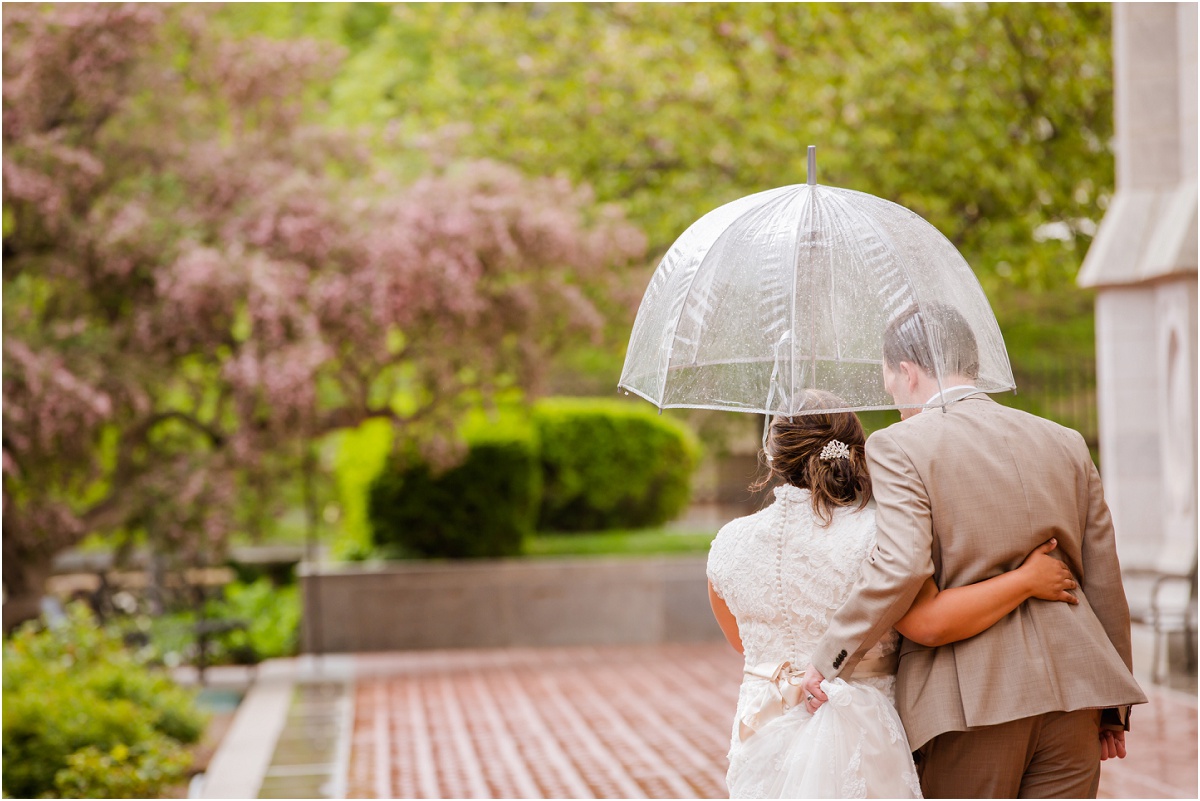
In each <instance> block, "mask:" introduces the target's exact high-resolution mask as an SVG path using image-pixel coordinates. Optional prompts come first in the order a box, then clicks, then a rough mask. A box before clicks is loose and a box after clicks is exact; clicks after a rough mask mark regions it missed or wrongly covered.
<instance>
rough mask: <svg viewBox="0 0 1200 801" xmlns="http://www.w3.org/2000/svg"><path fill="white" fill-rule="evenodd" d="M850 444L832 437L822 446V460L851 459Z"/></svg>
mask: <svg viewBox="0 0 1200 801" xmlns="http://www.w3.org/2000/svg"><path fill="white" fill-rule="evenodd" d="M849 458H850V446H849V445H847V444H846V443H844V442H842V441H841V440H837V439H831V440H829V442H826V443H825V447H824V448H821V461H822V462H832V461H833V460H834V459H849Z"/></svg>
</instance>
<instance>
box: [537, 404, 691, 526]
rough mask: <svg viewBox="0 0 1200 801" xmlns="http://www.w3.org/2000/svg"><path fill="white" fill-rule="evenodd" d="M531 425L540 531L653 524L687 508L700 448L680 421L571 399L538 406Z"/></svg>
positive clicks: (636, 409)
mask: <svg viewBox="0 0 1200 801" xmlns="http://www.w3.org/2000/svg"><path fill="white" fill-rule="evenodd" d="M533 420H534V423H535V425H536V426H537V430H538V438H539V440H540V441H541V463H542V480H543V492H542V503H541V509H540V513H539V516H538V529H539V530H543V531H595V530H599V529H608V528H640V527H645V526H654V525H658V524H661V523H664V522H666V521H668V520H670V519H672V518H673V517H675V516H676V515H678V514H679V513H680V512H681V511H682V510H683V508H684V507H685V506H686V505H687V502H688V498H689V496H690V493H691V475H692V471H693V470H694V469H695V466H696V463H697V461H698V459H699V454H700V446H699V443H698V441H697V440H696V437H695V435H693V434H692V433H691V431H690V430H689V429H688V428H686V427H685V426H684V425H682V424H681V423H678V422H676V421H675V420H672V419H670V418H666V417H661V416H659V415H658V413H657V412H655V411H654V410H652V409H648V408H645V407H641V406H635V405H633V404H630V403H624V402H621V401H609V400H592V399H575V398H550V399H546V400H543V401H539V402H538V403H537V404H535V406H534V410H533Z"/></svg>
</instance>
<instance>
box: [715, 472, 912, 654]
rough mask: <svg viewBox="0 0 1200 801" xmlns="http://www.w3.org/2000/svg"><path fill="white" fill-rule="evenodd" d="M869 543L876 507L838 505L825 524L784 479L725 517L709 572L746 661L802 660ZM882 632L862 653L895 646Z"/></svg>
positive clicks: (804, 494)
mask: <svg viewBox="0 0 1200 801" xmlns="http://www.w3.org/2000/svg"><path fill="white" fill-rule="evenodd" d="M874 545H875V512H874V510H872V509H864V510H861V511H859V510H857V509H855V508H839V509H836V510H834V513H833V520H832V521H831V522H830V523H829V524H828V525H824V524H823V523H822V521H821V520H820V519H819V518H818V517H817V515H816V512H815V511H814V510H813V507H812V500H811V493H810V492H809V491H808V490H805V489H800V488H798V487H794V486H791V485H790V484H785V485H783V486H780V487H777V488H776V489H775V502H774V503H772V504H771V505H770V506H768V507H767V508H765V509H763V510H762V511H760V512H757V513H755V514H752V515H749V516H747V517H740V518H738V519H736V520H733V521H731V522H730V523H728V524H727V525H725V526H724V527H723V528H722V529H721V531H720V532H719V533H718V534H717V536H716V538H715V539H714V540H713V543H712V547H711V549H710V551H709V555H708V577H709V581H710V582H711V583H712V586H713V589H714V590H715V591H716V593H717V595H719V596H721V598H722V599H723V600H724V601H725V603H726V605H727V606H728V607H729V611H730V612H732V613H733V615H734V617H735V618H736V619H737V623H738V631H739V633H740V634H741V638H742V646H743V648H744V650H745V656H746V664H747V665H757V664H762V663H765V662H779V661H781V660H784V659H790V660H792V661H793V662H794V663H796V664H798V665H799V666H801V667H803V666H804V665H806V664H808V661H809V656H810V654H811V653H812V651H813V648H814V647H815V646H816V644H817V641H818V640H820V638H821V636H822V635H823V634H824V633H825V630H826V629H827V628H828V627H829V620H830V618H831V617H832V616H833V614H834V612H836V611H837V609H838V607H840V606H841V605H842V603H843V602H844V601H845V600H846V598H847V597H848V596H849V594H850V590H851V588H852V587H853V586H854V583H855V581H856V580H857V579H858V574H859V570H860V568H861V566H862V563H863V560H864V559H866V557H867V556H868V555H869V554H870V552H871V548H872V547H874ZM898 639H899V638H898V636H897V635H896V633H895V632H889V633H888V634H887V635H885V636H884V637H883V639H881V640H880V641H879V642H878V643H876V644H875V645H874V646H872V647H871V649H870V651H868V652H867V654H866V658H867V659H871V658H874V657H879V656H885V655H887V654H889V653H891V652H893V651H895V650H896V648H897V643H898Z"/></svg>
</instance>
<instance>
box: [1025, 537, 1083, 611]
mask: <svg viewBox="0 0 1200 801" xmlns="http://www.w3.org/2000/svg"><path fill="white" fill-rule="evenodd" d="M1057 547H1058V540H1055V539H1051V540H1048V541H1047V542H1043V543H1042V544H1041V545H1039V546H1038V547H1036V548H1034V549H1033V550H1032V551H1030V552H1029V556H1026V557H1025V561H1024V562H1022V563H1021V566H1020V567H1019V568H1017V572H1018V573H1021V574H1023V575H1024V577H1025V581H1026V583H1027V585H1028V588H1029V597H1030V598H1041V599H1042V600H1043V601H1063V602H1065V603H1069V604H1077V603H1079V599H1078V598H1076V597H1075V596H1074V595H1072V594H1071V593H1070V592H1068V590H1073V589H1075V588H1076V587H1078V586H1079V585H1078V584H1076V583H1075V579H1074V578H1073V577H1072V576H1071V569H1070V568H1069V567H1067V566H1066V565H1065V564H1063V563H1062V562H1061V561H1060V560H1058V559H1055V558H1054V557H1053V556H1051V555H1050V552H1051V551H1053V550H1054V549H1055V548H1057Z"/></svg>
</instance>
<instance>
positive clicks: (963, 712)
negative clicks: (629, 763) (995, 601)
mask: <svg viewBox="0 0 1200 801" xmlns="http://www.w3.org/2000/svg"><path fill="white" fill-rule="evenodd" d="M883 352H884V365H883V379H884V386H885V387H886V389H887V391H888V394H890V395H891V396H892V397H893V398H894V399H895V401H896V404H897V405H899V406H906V405H929V404H943V403H944V404H947V405H946V406H944V407H936V408H932V409H926V410H924V411H922V410H921V409H903V410H901V413H900V417H901V421H902V422H900V423H898V424H896V425H894V426H891V427H890V428H887V429H885V430H882V431H877V432H875V433H874V434H873V435H872V436H871V438H870V439H869V440H868V441H867V447H866V453H867V464H868V466H869V467H870V471H871V480H872V484H873V486H874V490H875V499H876V503H877V505H878V508H877V511H876V516H877V517H876V519H877V522H878V526H879V534H878V545H877V548H876V550H875V552H874V554H873V555H872V556H871V558H870V560H869V563H868V564H867V565H865V566H864V568H863V573H862V576H861V577H860V578H859V580H858V583H857V584H856V585H855V587H854V590H853V591H852V593H851V595H850V597H849V598H848V599H847V601H846V603H845V604H844V605H843V606H842V607H841V609H839V610H838V612H837V614H836V615H834V617H833V619H832V620H831V622H830V625H829V628H828V630H827V632H826V633H825V636H824V637H823V638H822V639H821V641H820V642H819V643H818V644H817V646H816V648H815V649H814V651H813V654H812V664H811V665H810V666H809V668H808V671H807V675H806V679H805V683H804V690H805V693H806V694H808V695H809V696H811V700H809V701H808V706H809V709H810V710H815V709H816V708H817V707H819V706H820V705H821V704H822V703H824V702H825V701H826V700H827V698H826V696H825V693H824V692H823V691H822V690H821V687H820V683H821V681H822V680H823V679H832V678H834V677H836V676H839V675H840V676H842V677H848V676H850V675H851V674H852V672H853V670H854V666H855V665H856V664H857V663H858V661H859V660H860V659H861V658H862V656H863V653H864V652H865V651H866V649H867V648H868V647H870V646H871V645H872V644H873V643H875V642H876V641H877V640H878V639H879V637H880V636H881V635H882V634H883V633H884V632H886V631H887V630H888V629H889V628H890V627H891V626H892V625H893V624H894V623H895V622H896V621H897V620H898V619H899V618H900V617H901V616H903V615H904V613H905V612H906V611H907V610H908V607H909V605H910V604H911V603H912V601H913V598H914V597H915V596H916V594H917V590H918V589H919V588H920V587H921V585H922V583H923V582H924V581H925V579H926V578H928V577H929V576H933V577H934V580H935V581H936V583H937V585H938V587H939V588H940V589H946V588H949V587H960V586H963V585H966V584H972V583H975V582H977V581H982V580H984V579H987V578H989V577H991V576H995V575H998V574H999V573H1001V572H1004V571H1007V570H1012V569H1014V568H1016V567H1018V566H1019V565H1020V564H1021V561H1022V559H1023V558H1024V557H1025V554H1027V553H1028V552H1029V551H1031V550H1032V549H1033V548H1035V547H1036V546H1038V545H1040V544H1042V543H1044V542H1045V541H1046V540H1048V539H1050V538H1051V537H1055V538H1057V539H1058V549H1057V550H1056V551H1055V554H1057V555H1058V556H1059V557H1060V558H1061V559H1063V561H1065V562H1066V564H1067V565H1068V566H1069V567H1070V568H1071V571H1072V573H1073V574H1074V576H1075V578H1076V580H1077V581H1078V583H1079V589H1078V590H1077V591H1076V594H1077V596H1078V598H1079V604H1078V605H1075V604H1064V603H1055V602H1049V601H1039V600H1030V601H1028V602H1027V603H1025V604H1023V605H1022V606H1020V607H1019V608H1017V609H1016V610H1015V611H1013V612H1011V613H1010V614H1008V615H1006V616H1005V617H1004V618H1002V619H1001V620H1000V622H998V623H997V624H996V625H995V626H993V627H992V628H990V629H988V630H986V631H984V632H983V633H981V634H979V635H977V636H975V637H972V638H970V639H968V640H963V641H961V642H957V643H953V644H950V645H944V646H941V647H938V648H929V647H925V646H921V645H918V644H916V643H913V642H910V641H907V640H905V641H903V643H902V645H901V650H900V668H899V675H898V677H897V681H896V706H897V708H898V710H899V712H900V717H901V719H902V720H903V721H904V726H905V729H906V730H907V733H908V740H909V745H910V746H911V747H912V748H914V749H916V754H915V755H914V756H915V758H916V760H917V768H918V770H919V771H920V775H921V786H922V789H923V791H924V793H925V795H926V797H931V798H942V797H966V798H988V797H992V798H1000V797H1008V798H1015V797H1018V796H1020V797H1022V798H1052V797H1059V798H1063V797H1066V798H1082V797H1091V798H1094V797H1095V796H1096V791H1097V788H1098V785H1099V782H1100V761H1101V760H1102V759H1106V758H1108V757H1114V756H1115V757H1124V756H1125V732H1126V731H1127V730H1128V728H1129V705H1130V704H1139V703H1145V701H1146V697H1145V696H1144V695H1143V694H1142V691H1141V689H1140V688H1139V687H1138V685H1137V683H1136V682H1135V681H1134V679H1133V676H1132V674H1131V672H1130V671H1131V667H1132V656H1131V652H1130V643H1129V609H1128V606H1127V604H1126V601H1125V592H1124V590H1123V589H1122V586H1121V572H1120V567H1119V565H1118V564H1117V553H1116V546H1115V542H1114V535H1113V526H1112V518H1111V517H1110V516H1109V512H1108V507H1107V505H1106V504H1105V502H1104V492H1103V489H1102V488H1101V486H1100V476H1099V475H1098V473H1097V472H1096V468H1095V466H1094V465H1093V464H1092V460H1091V456H1090V454H1089V452H1088V449H1087V446H1086V445H1085V444H1084V440H1083V437H1081V436H1080V435H1079V434H1078V433H1077V432H1075V431H1072V430H1070V429H1067V428H1063V427H1062V426H1059V425H1057V424H1055V423H1051V422H1049V421H1047V420H1043V419H1042V418H1039V417H1035V416H1033V415H1030V414H1026V413H1025V412H1020V411H1016V410H1013V409H1009V408H1006V407H1004V406H1001V405H999V404H998V403H996V402H995V401H993V400H991V399H990V398H988V397H987V396H986V395H984V394H982V393H981V392H979V391H978V390H977V389H976V388H975V387H974V386H973V381H974V379H975V377H976V376H977V375H978V373H979V357H978V348H977V346H976V342H975V337H974V335H973V334H972V332H971V329H970V327H969V326H968V325H967V323H966V321H965V320H964V319H963V317H962V315H960V314H959V313H958V312H957V311H955V310H954V309H952V308H950V307H947V306H942V305H928V306H925V307H923V308H922V310H921V311H917V310H915V309H910V310H909V311H907V312H905V313H902V314H901V315H900V316H898V317H897V318H896V319H895V320H894V321H893V322H892V323H891V324H890V325H889V326H888V328H887V330H886V332H885V333H884V351H883ZM939 373H940V375H941V378H942V380H941V382H940V383H939V381H938V380H937V378H936V376H937V375H938V374H939Z"/></svg>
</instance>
